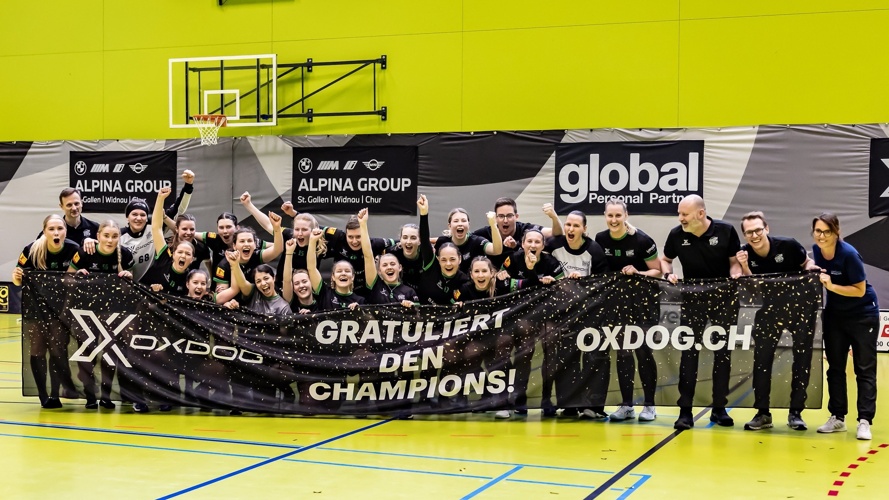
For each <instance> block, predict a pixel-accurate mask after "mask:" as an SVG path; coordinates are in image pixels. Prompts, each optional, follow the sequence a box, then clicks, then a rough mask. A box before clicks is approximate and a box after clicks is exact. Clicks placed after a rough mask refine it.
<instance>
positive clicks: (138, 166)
mask: <svg viewBox="0 0 889 500" xmlns="http://www.w3.org/2000/svg"><path fill="white" fill-rule="evenodd" d="M146 168H148V165H145V164H142V163H134V164H132V165H130V170H132V171H133V172H136V173H137V174H141V173H142V172H144V171H145V169H146ZM116 171H117V170H116V169H115V172H116Z"/></svg>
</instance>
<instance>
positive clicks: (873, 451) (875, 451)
mask: <svg viewBox="0 0 889 500" xmlns="http://www.w3.org/2000/svg"><path fill="white" fill-rule="evenodd" d="M878 451H880V450H870V451H868V452H867V454H868V455H873V454H874V453H877V452H878Z"/></svg>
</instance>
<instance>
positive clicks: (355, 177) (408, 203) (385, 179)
mask: <svg viewBox="0 0 889 500" xmlns="http://www.w3.org/2000/svg"><path fill="white" fill-rule="evenodd" d="M418 154H419V153H418V148H417V147H416V146H376V147H345V148H293V195H292V200H293V203H294V204H295V205H296V206H298V207H301V208H300V210H302V211H304V212H311V213H320V214H351V213H355V212H358V211H359V210H361V209H362V208H368V209H370V213H372V214H396V215H397V214H409V215H415V214H416V208H417V173H418V170H419V168H418Z"/></svg>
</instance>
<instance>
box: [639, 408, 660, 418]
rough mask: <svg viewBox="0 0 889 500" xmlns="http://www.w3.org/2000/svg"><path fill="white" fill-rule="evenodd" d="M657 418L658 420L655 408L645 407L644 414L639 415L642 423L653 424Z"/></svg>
mask: <svg viewBox="0 0 889 500" xmlns="http://www.w3.org/2000/svg"><path fill="white" fill-rule="evenodd" d="M655 418H657V412H656V411H654V406H645V407H643V408H642V412H641V413H639V421H640V422H651V421H652V420H654V419H655Z"/></svg>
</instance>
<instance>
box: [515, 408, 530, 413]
mask: <svg viewBox="0 0 889 500" xmlns="http://www.w3.org/2000/svg"><path fill="white" fill-rule="evenodd" d="M515 414H516V415H527V414H528V407H527V406H519V407H518V408H516V409H515Z"/></svg>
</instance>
